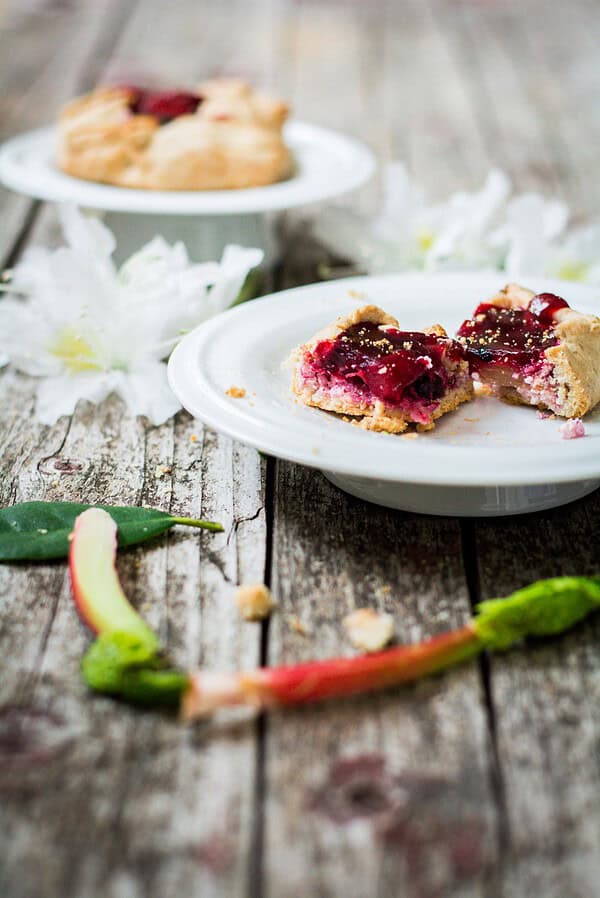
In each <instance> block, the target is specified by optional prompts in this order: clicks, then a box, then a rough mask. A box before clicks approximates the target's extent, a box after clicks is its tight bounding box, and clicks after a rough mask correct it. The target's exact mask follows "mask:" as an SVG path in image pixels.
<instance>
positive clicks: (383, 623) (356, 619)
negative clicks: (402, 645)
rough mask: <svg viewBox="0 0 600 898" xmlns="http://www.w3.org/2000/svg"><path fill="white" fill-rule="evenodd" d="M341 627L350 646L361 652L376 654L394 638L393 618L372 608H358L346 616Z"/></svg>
mask: <svg viewBox="0 0 600 898" xmlns="http://www.w3.org/2000/svg"><path fill="white" fill-rule="evenodd" d="M342 626H343V627H344V629H345V630H346V632H347V634H348V638H349V640H350V642H351V643H352V645H353V646H354V647H355V648H357V649H361V650H362V651H363V652H378V651H380V649H382V648H384V646H386V645H387V644H388V642H390V641H391V640H392V639H393V637H394V631H395V628H394V618H393V617H392V615H391V614H379V613H378V612H377V611H374V610H373V608H359V609H358V611H353V612H352V614H348V615H346V617H345V618H344V620H343V621H342Z"/></svg>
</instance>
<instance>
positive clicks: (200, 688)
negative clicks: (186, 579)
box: [69, 509, 600, 720]
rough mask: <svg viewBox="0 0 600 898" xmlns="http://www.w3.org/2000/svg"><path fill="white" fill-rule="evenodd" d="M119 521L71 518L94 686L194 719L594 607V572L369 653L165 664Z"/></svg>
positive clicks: (559, 623)
mask: <svg viewBox="0 0 600 898" xmlns="http://www.w3.org/2000/svg"><path fill="white" fill-rule="evenodd" d="M116 548H117V541H116V524H115V523H114V521H113V520H112V519H111V517H110V516H109V515H108V514H106V513H105V512H103V511H101V510H99V509H90V510H88V511H85V512H84V513H83V514H82V515H80V516H79V518H78V519H77V521H76V524H75V529H74V531H73V539H72V541H71V549H70V553H69V563H70V570H71V580H72V585H73V595H74V598H75V603H76V605H77V607H78V609H79V611H80V614H81V616H82V617H83V620H84V621H85V622H86V623H87V624H88V625H89V626H90V627H91V629H93V630H94V632H95V633H97V634H98V637H97V639H96V641H95V642H94V643H93V644H92V646H91V648H90V649H89V651H88V653H87V655H86V656H85V658H84V661H83V676H84V679H85V681H86V683H87V684H88V686H90V687H91V688H92V689H94V690H96V691H98V692H105V693H109V694H112V695H117V696H120V697H122V698H125V699H128V700H131V701H136V702H146V703H151V704H160V703H169V704H179V705H180V707H181V711H182V715H183V717H184V718H185V719H187V720H191V719H194V718H196V717H200V716H202V715H205V714H209V713H212V712H214V711H216V710H217V709H219V708H222V707H225V706H231V705H249V706H252V707H254V708H270V707H274V706H287V705H298V704H304V703H307V702H313V701H321V700H324V699H333V698H342V697H345V696H350V695H357V694H359V693H363V692H371V691H374V690H377V689H387V688H390V687H392V686H398V685H400V684H401V683H406V682H409V681H411V680H416V679H418V678H419V677H423V676H426V675H428V674H433V673H437V672H438V671H441V670H443V669H444V668H447V667H451V666H453V665H455V664H458V663H460V662H462V661H466V660H467V659H469V658H473V657H474V656H475V655H477V654H479V653H480V652H482V651H484V650H498V651H504V650H506V649H508V648H510V647H511V646H513V645H515V644H517V643H519V642H521V641H523V640H524V639H527V638H529V637H547V636H554V635H557V634H559V633H562V632H564V631H565V630H568V629H570V628H571V627H573V626H574V625H575V624H576V623H578V621H580V620H583V618H585V617H586V616H587V615H588V614H590V613H591V612H593V611H595V610H598V609H599V608H600V577H554V578H552V579H550V580H539V581H537V582H536V583H532V584H531V585H530V586H526V587H524V588H523V589H519V590H517V591H516V592H514V593H512V595H510V596H508V597H506V598H502V599H491V600H489V601H486V602H482V603H481V604H480V605H478V606H477V609H476V615H475V617H473V618H472V619H471V620H470V621H469V623H468V624H466V626H464V627H462V628H460V629H458V630H452V631H449V632H447V633H443V634H441V635H440V636H435V637H433V638H431V639H428V640H425V641H424V642H420V643H417V644H415V645H405V646H398V647H397V648H392V649H388V650H386V651H383V652H379V653H377V654H374V655H361V656H357V657H353V658H333V659H329V660H326V661H312V662H307V663H304V664H295V665H290V666H285V667H262V668H258V669H256V670H250V671H242V672H221V671H211V670H200V671H196V672H193V673H186V672H183V671H177V670H172V669H169V667H168V665H167V662H166V659H165V657H164V655H163V653H162V652H161V650H160V646H159V642H158V639H157V637H156V636H155V635H154V633H153V632H152V630H151V629H150V628H149V627H148V626H147V625H146V623H145V622H144V621H143V619H142V618H141V617H140V615H139V614H138V613H137V611H135V610H134V609H133V607H132V606H131V605H130V604H129V602H128V600H127V598H126V597H125V594H124V592H123V590H122V588H121V585H120V583H119V580H118V576H117V573H116V569H115V556H116Z"/></svg>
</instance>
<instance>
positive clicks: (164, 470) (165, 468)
mask: <svg viewBox="0 0 600 898" xmlns="http://www.w3.org/2000/svg"><path fill="white" fill-rule="evenodd" d="M172 471H173V468H172V467H171V466H170V465H157V466H156V468H155V469H154V476H155V477H156V479H157V480H160V479H161V478H162V477H166V476H167V474H170V473H171V472H172Z"/></svg>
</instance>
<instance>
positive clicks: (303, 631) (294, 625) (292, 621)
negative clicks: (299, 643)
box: [287, 614, 312, 636]
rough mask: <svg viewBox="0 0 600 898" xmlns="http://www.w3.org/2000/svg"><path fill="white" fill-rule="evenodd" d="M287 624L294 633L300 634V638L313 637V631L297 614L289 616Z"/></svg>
mask: <svg viewBox="0 0 600 898" xmlns="http://www.w3.org/2000/svg"><path fill="white" fill-rule="evenodd" d="M287 622H288V624H289V626H290V628H291V629H292V630H293V631H294V633H298V634H299V635H300V636H310V635H311V632H312V631H311V630H310V628H309V627H307V626H306V624H305V623H303V622H302V621H301V620H300V618H299V617H298V615H297V614H290V615H288V618H287Z"/></svg>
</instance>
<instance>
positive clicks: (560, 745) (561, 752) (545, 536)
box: [475, 493, 600, 898]
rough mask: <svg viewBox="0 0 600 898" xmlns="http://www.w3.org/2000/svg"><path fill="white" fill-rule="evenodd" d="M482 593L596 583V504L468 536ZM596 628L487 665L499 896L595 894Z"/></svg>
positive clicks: (599, 716)
mask: <svg viewBox="0 0 600 898" xmlns="http://www.w3.org/2000/svg"><path fill="white" fill-rule="evenodd" d="M475 530H476V539H477V550H478V558H479V567H480V576H481V591H482V596H483V597H484V598H489V597H491V596H495V595H503V594H504V593H506V592H510V591H511V590H513V589H515V588H518V587H519V586H521V585H522V584H524V583H526V582H528V581H530V580H532V579H537V578H541V577H550V576H556V575H560V574H584V575H585V574H597V573H598V571H600V550H599V548H598V540H597V538H596V536H595V535H596V534H598V532H600V496H599V495H598V493H595V494H593V495H591V496H589V497H588V498H586V499H584V500H582V501H580V502H577V503H575V504H573V505H569V506H566V507H565V508H560V509H556V510H555V511H552V512H548V513H545V514H537V515H531V516H527V517H524V518H518V519H513V520H506V521H500V522H494V524H493V525H492V524H490V523H478V524H477V526H476V528H475ZM599 638H600V624H599V622H598V620H597V619H591V620H590V621H589V622H586V623H585V624H582V625H581V626H579V627H578V628H577V629H576V630H575V631H573V633H571V634H569V635H567V636H565V637H564V638H562V639H560V640H549V641H547V642H545V643H543V644H541V645H536V646H533V645H532V646H530V647H528V649H527V650H526V651H522V652H517V651H515V652H510V653H508V654H506V655H502V656H499V657H494V658H493V659H492V661H491V674H492V676H491V682H492V699H493V707H494V715H495V721H496V730H497V739H498V751H499V757H500V759H501V775H502V780H503V784H504V789H505V794H506V806H507V809H508V818H509V819H508V823H509V835H510V846H509V847H510V853H509V857H510V863H509V864H508V865H507V876H506V881H505V892H504V894H506V895H507V896H508V895H511V896H512V895H517V894H519V895H520V894H523V895H526V894H530V893H532V892H537V893H538V894H540V895H544V896H545V898H559V896H564V895H573V896H574V898H588V896H593V895H594V894H595V892H596V890H597V886H598V882H600V850H599V846H600V773H599V768H598V747H599V745H600V710H599V709H600V671H599V669H598V648H597V647H598V640H599Z"/></svg>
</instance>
